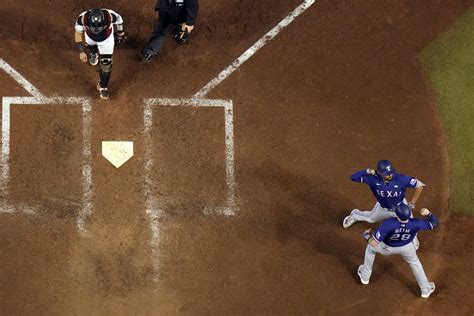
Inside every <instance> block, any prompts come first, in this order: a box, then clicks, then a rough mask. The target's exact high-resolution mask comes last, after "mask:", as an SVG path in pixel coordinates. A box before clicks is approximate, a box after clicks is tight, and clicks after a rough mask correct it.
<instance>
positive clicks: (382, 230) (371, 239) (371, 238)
mask: <svg viewBox="0 0 474 316" xmlns="http://www.w3.org/2000/svg"><path fill="white" fill-rule="evenodd" d="M384 226H386V224H385V223H382V225H380V226H379V227H378V228H377V229H376V230H375V231H374V232H372V229H370V228H369V229H367V230H365V231H364V233H363V234H362V237H364V239H365V240H366V241H367V243H368V244H369V245H371V246H372V247H377V246H378V245H379V243H380V242H382V241H383V240H384V238H385V236H386V235H387V233H386V231H388V230H387V228H386V227H384Z"/></svg>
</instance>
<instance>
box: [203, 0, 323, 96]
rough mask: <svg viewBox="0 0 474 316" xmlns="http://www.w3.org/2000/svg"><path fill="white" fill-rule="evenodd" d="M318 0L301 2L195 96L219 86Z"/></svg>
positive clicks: (204, 93) (205, 93)
mask: <svg viewBox="0 0 474 316" xmlns="http://www.w3.org/2000/svg"><path fill="white" fill-rule="evenodd" d="M315 1H316V0H305V1H304V2H303V3H302V4H300V5H299V6H298V7H297V8H296V9H294V10H293V11H292V12H290V14H289V15H288V16H286V17H285V18H284V19H283V20H281V21H280V23H278V24H277V25H276V26H275V27H274V28H273V29H271V30H270V31H269V32H268V33H267V34H265V35H264V36H263V37H261V38H260V39H259V40H258V41H257V42H256V43H255V44H253V45H252V46H251V47H250V48H249V49H247V50H246V51H245V52H244V53H243V54H242V55H240V57H238V58H237V59H236V60H234V62H233V63H232V64H230V65H229V66H228V67H227V68H225V69H224V70H223V71H221V72H220V73H219V74H218V75H217V77H215V78H214V79H212V80H211V81H209V82H208V83H207V84H206V85H205V86H204V87H203V88H202V89H201V90H199V91H198V92H196V94H195V95H194V97H195V98H203V97H204V96H205V95H207V94H208V93H209V92H210V91H211V90H212V89H214V88H215V87H216V86H218V85H219V84H220V83H221V82H222V81H224V80H225V79H226V78H227V77H229V76H230V75H231V74H232V73H233V72H234V71H236V70H237V69H238V68H239V67H240V66H242V64H243V63H245V62H246V61H247V60H249V59H250V57H252V56H253V55H254V54H255V53H256V52H257V51H258V50H259V49H260V48H262V47H263V46H265V44H267V43H268V42H269V41H271V40H272V39H273V38H274V37H275V36H277V35H278V33H280V32H281V31H282V30H283V29H285V28H286V27H287V26H288V25H289V24H290V23H291V22H293V21H294V20H295V19H296V18H297V17H298V16H299V15H300V14H302V13H303V12H305V11H306V10H307V9H308V8H309V7H311V6H312V5H313V4H314V3H315Z"/></svg>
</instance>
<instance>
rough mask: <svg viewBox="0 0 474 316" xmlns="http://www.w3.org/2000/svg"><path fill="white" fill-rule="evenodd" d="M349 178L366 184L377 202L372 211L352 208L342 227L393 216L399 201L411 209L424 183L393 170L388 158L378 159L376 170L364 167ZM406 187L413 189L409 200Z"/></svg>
mask: <svg viewBox="0 0 474 316" xmlns="http://www.w3.org/2000/svg"><path fill="white" fill-rule="evenodd" d="M351 180H352V181H354V182H360V183H365V184H367V185H368V186H369V188H370V190H371V191H372V194H373V195H374V197H375V198H376V199H377V203H375V206H374V207H373V209H372V211H360V210H359V209H354V210H352V212H351V214H350V215H348V216H346V218H344V221H343V223H342V226H343V227H344V228H348V227H350V226H351V225H352V224H354V223H355V222H357V221H365V222H369V223H374V222H379V221H381V220H384V219H387V218H390V217H394V216H395V213H394V212H393V211H394V208H395V206H396V205H397V204H399V203H400V202H405V203H407V204H408V205H409V206H410V208H411V209H414V208H415V203H416V201H417V200H418V198H419V197H420V195H421V192H422V191H423V187H425V184H424V183H423V182H421V181H420V180H418V179H416V178H413V177H410V176H406V175H403V174H400V173H397V172H395V168H394V167H393V165H392V163H391V162H390V161H388V160H380V161H379V162H378V163H377V169H376V170H374V169H365V170H361V171H358V172H356V173H354V174H353V175H352V176H351ZM407 188H413V189H415V193H414V194H413V197H412V199H411V201H410V202H407V201H406V199H405V190H406V189H407Z"/></svg>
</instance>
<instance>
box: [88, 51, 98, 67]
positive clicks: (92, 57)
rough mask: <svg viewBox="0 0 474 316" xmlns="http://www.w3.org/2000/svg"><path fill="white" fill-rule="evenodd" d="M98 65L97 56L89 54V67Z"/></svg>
mask: <svg viewBox="0 0 474 316" xmlns="http://www.w3.org/2000/svg"><path fill="white" fill-rule="evenodd" d="M98 64H99V54H90V55H89V65H91V66H97V65H98Z"/></svg>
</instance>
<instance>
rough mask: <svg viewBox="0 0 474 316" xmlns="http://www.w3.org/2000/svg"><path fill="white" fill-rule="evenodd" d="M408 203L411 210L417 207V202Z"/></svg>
mask: <svg viewBox="0 0 474 316" xmlns="http://www.w3.org/2000/svg"><path fill="white" fill-rule="evenodd" d="M407 205H408V207H409V208H410V210H414V209H415V203H412V202H408V203H407Z"/></svg>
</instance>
